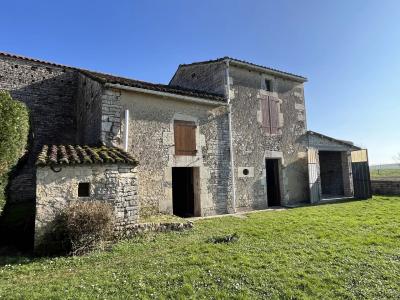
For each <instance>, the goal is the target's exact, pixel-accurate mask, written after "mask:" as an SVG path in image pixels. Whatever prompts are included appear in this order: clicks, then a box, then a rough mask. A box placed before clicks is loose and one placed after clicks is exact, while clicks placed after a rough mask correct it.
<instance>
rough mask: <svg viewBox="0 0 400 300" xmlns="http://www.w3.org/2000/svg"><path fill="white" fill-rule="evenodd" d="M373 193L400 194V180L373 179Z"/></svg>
mask: <svg viewBox="0 0 400 300" xmlns="http://www.w3.org/2000/svg"><path fill="white" fill-rule="evenodd" d="M371 188H372V194H373V195H393V196H400V180H376V179H374V180H371Z"/></svg>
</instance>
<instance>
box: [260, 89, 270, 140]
mask: <svg viewBox="0 0 400 300" xmlns="http://www.w3.org/2000/svg"><path fill="white" fill-rule="evenodd" d="M261 114H262V126H263V127H264V130H265V132H266V133H271V122H270V118H269V97H268V96H267V97H265V98H263V99H261Z"/></svg>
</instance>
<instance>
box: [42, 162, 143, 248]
mask: <svg viewBox="0 0 400 300" xmlns="http://www.w3.org/2000/svg"><path fill="white" fill-rule="evenodd" d="M79 182H89V183H90V197H78V183H79ZM137 189H138V182H137V170H136V168H132V166H129V165H125V164H104V165H79V166H62V167H61V171H60V172H54V171H53V170H52V169H51V168H50V167H38V169H37V186H36V220H35V248H37V247H38V246H39V245H40V243H41V240H42V239H43V236H44V235H45V234H46V232H47V230H48V229H49V228H51V226H52V221H53V220H54V218H55V217H56V215H57V214H59V213H60V212H61V210H62V209H63V208H65V207H66V206H67V205H68V204H69V203H71V202H73V201H77V200H83V201H90V200H99V201H105V202H107V203H110V204H111V205H112V206H113V207H114V210H115V216H116V230H117V231H121V230H123V228H125V227H126V226H128V225H131V224H135V223H137V221H138V219H139V201H138V194H137Z"/></svg>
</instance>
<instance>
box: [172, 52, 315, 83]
mask: <svg viewBox="0 0 400 300" xmlns="http://www.w3.org/2000/svg"><path fill="white" fill-rule="evenodd" d="M222 61H228V62H230V63H232V64H237V65H241V66H245V67H248V68H255V69H259V70H263V71H265V72H268V73H274V74H276V75H280V76H282V77H288V78H290V79H293V80H296V81H300V82H306V81H307V78H306V77H303V76H300V75H296V74H293V73H289V72H285V71H280V70H277V69H273V68H269V67H265V66H262V65H257V64H254V63H251V62H248V61H244V60H240V59H236V58H232V57H229V56H224V57H220V58H217V59H213V60H206V61H199V62H193V63H190V64H181V65H179V66H182V67H185V66H194V65H201V64H209V63H216V62H222Z"/></svg>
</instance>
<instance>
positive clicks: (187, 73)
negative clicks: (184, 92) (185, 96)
mask: <svg viewBox="0 0 400 300" xmlns="http://www.w3.org/2000/svg"><path fill="white" fill-rule="evenodd" d="M225 78H226V75H225V63H224V62H216V63H210V64H198V65H196V64H195V65H189V66H185V65H181V66H179V68H178V70H177V71H176V73H175V75H174V77H173V78H172V79H171V81H170V83H169V84H170V85H176V86H180V87H184V88H189V89H190V88H195V89H198V90H201V91H205V92H209V93H216V94H221V95H224V94H225V93H226V90H225V89H226V82H225V81H226V79H225Z"/></svg>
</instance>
